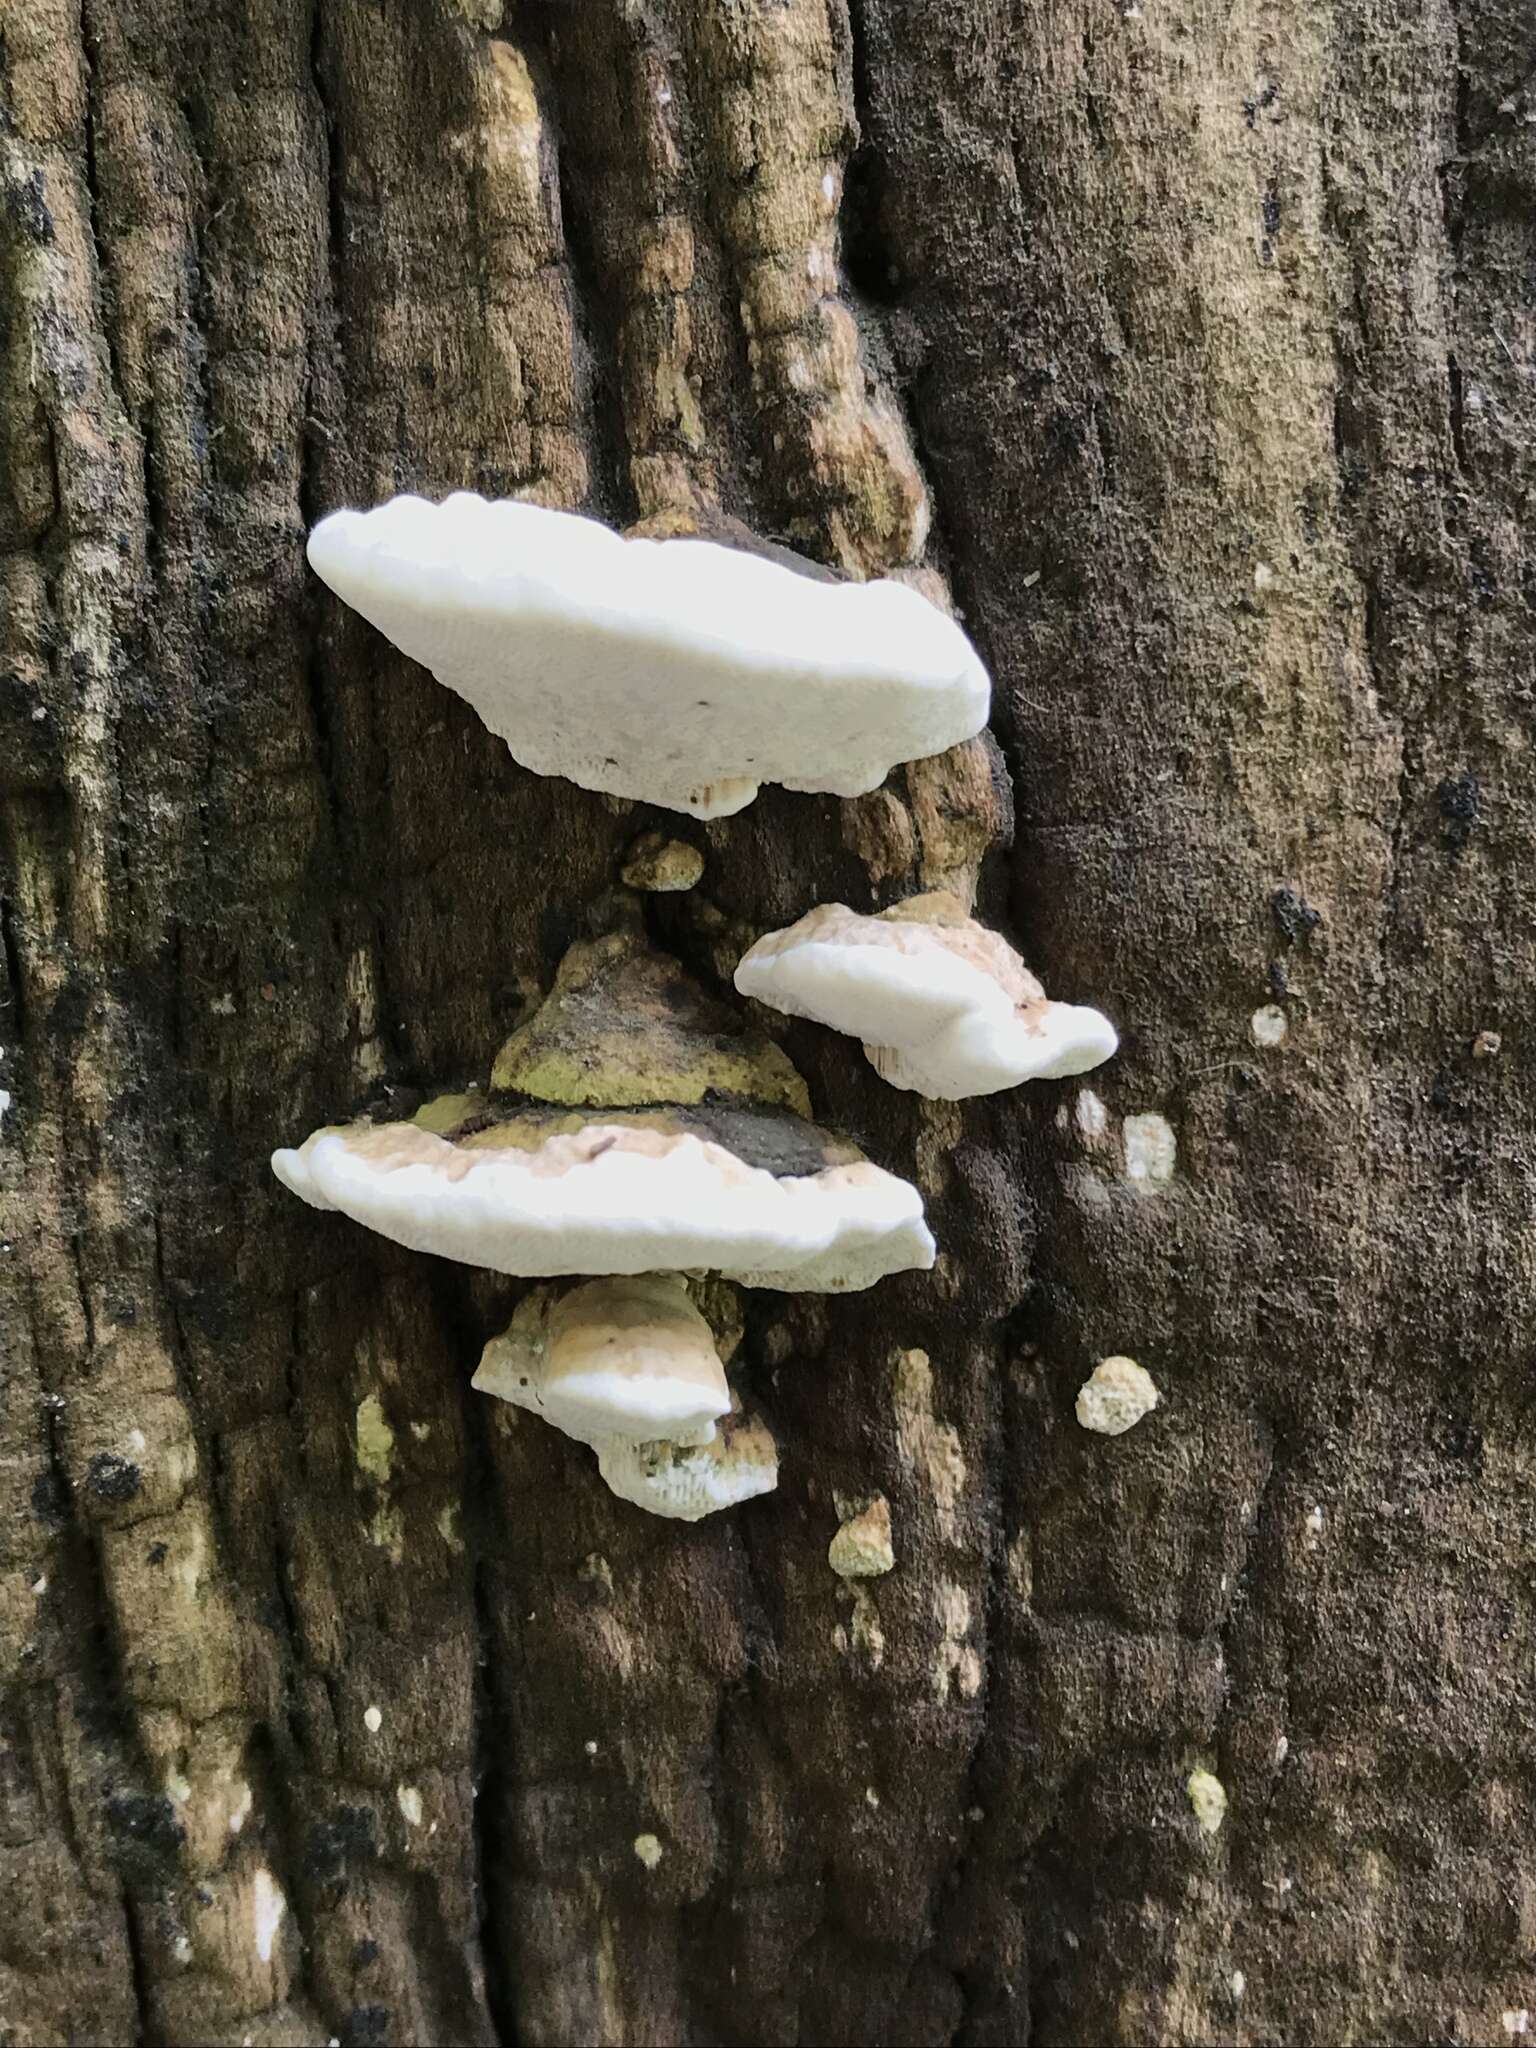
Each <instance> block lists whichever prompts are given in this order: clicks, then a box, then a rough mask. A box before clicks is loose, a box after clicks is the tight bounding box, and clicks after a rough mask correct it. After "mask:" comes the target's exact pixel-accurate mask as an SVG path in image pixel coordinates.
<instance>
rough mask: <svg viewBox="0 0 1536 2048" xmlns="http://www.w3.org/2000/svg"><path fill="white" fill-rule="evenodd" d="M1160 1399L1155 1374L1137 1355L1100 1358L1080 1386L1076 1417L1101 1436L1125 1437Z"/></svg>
mask: <svg viewBox="0 0 1536 2048" xmlns="http://www.w3.org/2000/svg"><path fill="white" fill-rule="evenodd" d="M1157 1402H1158V1393H1157V1388H1156V1386H1155V1385H1154V1384H1153V1381H1152V1375H1151V1374H1150V1373H1149V1372H1147V1371H1146V1370H1145V1368H1144V1367H1142V1366H1139V1365H1138V1364H1137V1363H1136V1361H1135V1359H1134V1358H1119V1357H1116V1358H1101V1359H1100V1360H1099V1363H1098V1364H1097V1365H1096V1366H1095V1367H1094V1369H1093V1371H1092V1372H1091V1373H1090V1374H1089V1376H1088V1378H1087V1379H1086V1380H1084V1382H1083V1384H1082V1386H1081V1387H1080V1388H1079V1389H1078V1395H1077V1419H1078V1421H1079V1422H1080V1423H1081V1424H1082V1426H1083V1428H1084V1429H1092V1430H1096V1431H1097V1432H1098V1434H1099V1435H1100V1436H1123V1435H1124V1434H1125V1432H1126V1430H1128V1429H1132V1428H1134V1427H1135V1425H1136V1424H1137V1423H1138V1422H1140V1420H1141V1418H1142V1417H1143V1415H1149V1414H1150V1413H1151V1412H1152V1410H1153V1409H1154V1408H1155V1407H1156V1406H1157Z"/></svg>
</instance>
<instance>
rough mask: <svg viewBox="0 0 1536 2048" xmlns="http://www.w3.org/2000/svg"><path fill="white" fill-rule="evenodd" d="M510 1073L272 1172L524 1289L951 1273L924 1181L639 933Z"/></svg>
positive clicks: (588, 968) (600, 960) (281, 1156)
mask: <svg viewBox="0 0 1536 2048" xmlns="http://www.w3.org/2000/svg"><path fill="white" fill-rule="evenodd" d="M493 1081H494V1087H495V1091H496V1092H495V1093H493V1094H492V1095H491V1096H490V1097H487V1096H484V1095H460V1096H445V1097H439V1098H436V1099H435V1100H433V1101H431V1102H428V1103H427V1104H425V1105H424V1106H423V1107H422V1108H421V1109H420V1110H419V1111H418V1112H417V1114H416V1115H415V1117H414V1118H412V1119H411V1121H410V1122H408V1123H370V1122H357V1123H352V1124H343V1125H336V1126H332V1127H330V1128H327V1129H324V1130H319V1131H316V1132H315V1133H314V1134H313V1135H312V1136H311V1137H309V1138H307V1139H306V1140H305V1141H304V1143H303V1144H302V1145H300V1146H298V1147H296V1148H294V1149H286V1150H282V1151H278V1152H275V1153H274V1154H273V1155H272V1169H273V1171H274V1173H276V1175H277V1177H278V1179H279V1180H281V1181H282V1183H283V1184H284V1186H285V1187H287V1188H289V1189H290V1190H291V1191H292V1192H293V1193H294V1194H296V1195H299V1196H300V1197H302V1199H303V1200H304V1201H306V1202H308V1203H310V1204H311V1205H312V1206H313V1207H314V1208H317V1209H339V1210H340V1211H341V1212H342V1213H343V1214H344V1215H347V1216H350V1217H352V1218H353V1219H354V1221H356V1222H359V1223H363V1224H366V1225H367V1226H368V1227H369V1228H370V1229H372V1230H376V1231H378V1232H379V1233H380V1234H381V1235H382V1236H384V1237H388V1238H391V1239H393V1240H394V1242H395V1243H397V1244H403V1245H408V1246H409V1247H410V1248H411V1249H412V1250H414V1251H423V1252H435V1253H436V1254H437V1255H438V1256H439V1257H442V1258H448V1259H458V1260H461V1261H463V1262H464V1263H465V1264H467V1265H472V1266H483V1267H488V1268H489V1269H490V1270H491V1271H493V1272H497V1273H510V1274H515V1275H518V1276H520V1277H522V1278H524V1279H548V1278H554V1277H557V1276H561V1275H568V1276H587V1275H607V1274H639V1273H656V1272H677V1271H689V1270H699V1271H706V1272H714V1273H718V1274H720V1275H722V1276H723V1277H724V1278H726V1279H730V1280H736V1281H740V1282H741V1283H743V1284H744V1285H747V1286H752V1287H776V1288H783V1289H787V1290H789V1291H791V1292H796V1291H800V1292H807V1293H818V1294H838V1293H846V1292H851V1291H854V1290H857V1289H859V1288H864V1287H870V1286H873V1284H874V1283H875V1282H876V1281H877V1280H880V1279H883V1278H884V1277H885V1276H886V1275H887V1274H890V1273H899V1272H906V1271H911V1270H914V1269H915V1270H926V1269H927V1268H928V1267H930V1266H931V1265H932V1264H933V1260H934V1242H933V1238H932V1235H931V1234H930V1232H929V1230H928V1226H927V1224H926V1223H925V1221H924V1220H923V1202H922V1197H921V1195H919V1193H918V1191H917V1189H916V1188H914V1187H913V1186H912V1185H911V1184H910V1183H909V1182H907V1181H904V1180H901V1179H899V1178H898V1177H897V1176H896V1175H895V1174H892V1173H887V1172H886V1171H885V1170H884V1169H883V1168H881V1167H879V1166H876V1165H874V1164H873V1162H872V1161H870V1160H868V1159H866V1158H865V1157H864V1155H863V1153H861V1152H860V1151H859V1150H858V1148H857V1147H856V1146H854V1145H852V1144H849V1143H847V1142H846V1141H844V1140H842V1139H839V1138H835V1137H833V1136H832V1135H831V1134H830V1133H828V1132H826V1131H824V1130H822V1129H820V1128H819V1127H818V1126H817V1125H815V1124H813V1123H811V1122H809V1121H808V1120H807V1118H806V1117H805V1116H804V1115H803V1114H802V1113H801V1108H802V1106H805V1107H808V1104H807V1103H806V1099H805V1094H804V1083H803V1082H802V1081H801V1079H800V1077H799V1075H798V1074H796V1072H795V1070H794V1068H793V1067H792V1066H791V1065H790V1064H789V1062H788V1060H787V1059H785V1057H784V1055H783V1054H782V1053H780V1052H779V1051H778V1049H777V1048H776V1047H774V1046H772V1045H771V1044H770V1043H769V1042H768V1041H767V1040H766V1039H763V1038H760V1037H759V1036H758V1035H757V1034H755V1033H752V1032H750V1031H748V1030H747V1029H746V1028H745V1027H744V1025H743V1023H742V1021H741V1019H740V1018H738V1017H736V1016H735V1015H734V1013H732V1012H730V1011H728V1010H726V1009H724V1007H723V1006H722V1005H720V1004H715V1003H711V1002H710V1001H709V999H708V998H706V997H705V996H704V995H703V994H702V993H701V992H700V991H698V990H696V989H695V988H694V987H693V985H692V984H691V983H690V982H688V980H687V978H686V977H685V976H684V975H683V973H682V970H681V969H680V968H679V967H677V965H676V963H675V962H671V961H667V960H664V959H663V958H662V957H661V956H659V955H656V954H652V953H650V952H649V951H648V949H647V948H645V946H644V944H643V942H642V941H641V940H640V939H639V938H638V937H636V936H634V935H632V934H629V933H617V934H611V935H609V937H607V938H605V939H601V940H597V941H592V942H584V943H583V944H581V945H578V946H577V947H574V948H572V951H571V953H570V954H568V955H567V958H566V961H565V963H563V964H562V968H561V972H560V975H559V976H557V978H556V984H555V988H554V990H553V992H552V993H551V995H550V997H549V998H548V1000H547V1001H546V1002H545V1003H544V1005H543V1006H542V1007H541V1009H540V1010H539V1011H538V1012H537V1013H536V1014H535V1016H534V1017H533V1018H531V1019H530V1020H529V1022H528V1023H527V1024H526V1025H524V1026H523V1027H521V1029H520V1030H519V1031H517V1032H515V1033H514V1034H513V1036H512V1038H511V1039H510V1040H509V1041H508V1043H507V1045H506V1046H504V1047H503V1049H502V1052H501V1054H500V1056H499V1057H498V1059H497V1062H496V1066H495V1070H494V1075H493ZM529 1097H534V1098H536V1099H534V1100H531V1101H530V1100H529V1099H528V1098H529Z"/></svg>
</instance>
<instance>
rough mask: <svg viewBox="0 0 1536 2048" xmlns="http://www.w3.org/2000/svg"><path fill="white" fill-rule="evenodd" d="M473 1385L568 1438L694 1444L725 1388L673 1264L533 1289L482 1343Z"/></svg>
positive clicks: (718, 1410)
mask: <svg viewBox="0 0 1536 2048" xmlns="http://www.w3.org/2000/svg"><path fill="white" fill-rule="evenodd" d="M474 1385H475V1386H476V1387H477V1388H478V1389H479V1390H480V1392H481V1393H485V1394H496V1395H498V1396H499V1397H500V1398H501V1399H502V1400H504V1401H510V1402H511V1403H512V1404H513V1405H514V1406H515V1407H518V1408H528V1409H531V1410H532V1411H533V1413H534V1414H536V1415H542V1416H543V1418H544V1420H545V1421H546V1422H552V1423H553V1424H554V1426H555V1428H556V1429H560V1430H564V1432H565V1434H566V1435H567V1436H571V1437H575V1439H576V1440H577V1442H578V1443H584V1444H602V1443H604V1442H605V1441H606V1440H607V1439H608V1438H609V1437H612V1436H625V1437H630V1438H632V1439H635V1440H636V1441H639V1442H648V1441H650V1440H652V1439H655V1438H657V1437H668V1438H670V1439H672V1441H674V1442H679V1443H704V1442H707V1441H708V1440H709V1439H710V1438H711V1437H712V1436H713V1435H714V1433H715V1420H716V1418H717V1417H718V1416H721V1415H726V1414H728V1413H729V1412H730V1406H731V1394H730V1389H729V1387H727V1385H726V1383H725V1370H724V1368H723V1366H722V1365H721V1363H720V1356H719V1353H718V1352H717V1351H716V1349H715V1340H714V1337H713V1335H712V1333H711V1331H710V1327H709V1325H708V1323H706V1322H705V1320H704V1318H703V1316H701V1315H700V1314H699V1312H698V1310H697V1309H696V1308H695V1307H694V1305H693V1303H692V1302H691V1301H690V1300H689V1298H688V1289H687V1286H686V1284H685V1282H684V1281H683V1280H682V1279H681V1277H680V1276H679V1275H677V1274H675V1273H647V1274H643V1275H640V1276H637V1277H632V1278H615V1279H607V1280H590V1281H588V1282H587V1283H586V1285H585V1286H581V1287H574V1288H572V1289H571V1291H570V1292H569V1293H568V1294H563V1295H561V1296H559V1297H558V1299H555V1298H552V1297H551V1295H550V1292H549V1290H548V1289H540V1290H538V1291H537V1292H536V1293H535V1294H533V1295H530V1296H529V1297H528V1298H527V1300H526V1301H524V1302H521V1303H519V1305H518V1310H517V1312H516V1313H515V1314H514V1316H513V1320H512V1323H511V1325H510V1327H509V1328H508V1329H507V1330H506V1331H505V1332H504V1333H503V1334H502V1335H501V1336H500V1337H493V1338H492V1339H491V1341H490V1343H489V1344H487V1345H486V1347H485V1351H484V1353H483V1355H482V1357H481V1360H480V1366H479V1370H478V1371H477V1372H476V1374H475V1377H474Z"/></svg>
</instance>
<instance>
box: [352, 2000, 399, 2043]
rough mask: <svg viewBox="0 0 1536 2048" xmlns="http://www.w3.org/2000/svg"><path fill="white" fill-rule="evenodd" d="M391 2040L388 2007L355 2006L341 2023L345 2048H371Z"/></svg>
mask: <svg viewBox="0 0 1536 2048" xmlns="http://www.w3.org/2000/svg"><path fill="white" fill-rule="evenodd" d="M388 2038H389V2007H388V2006H387V2005H354V2006H353V2008H352V2010H351V2011H350V2012H349V2013H347V2014H346V2015H345V2017H344V2018H343V2020H342V2022H341V2039H342V2042H343V2044H344V2048H371V2044H373V2043H375V2042H380V2041H386V2040H387V2039H388Z"/></svg>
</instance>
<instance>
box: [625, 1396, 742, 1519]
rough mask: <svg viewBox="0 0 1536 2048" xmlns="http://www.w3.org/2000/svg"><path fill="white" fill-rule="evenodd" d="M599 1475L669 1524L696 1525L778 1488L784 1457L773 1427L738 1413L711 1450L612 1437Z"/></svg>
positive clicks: (713, 1441) (719, 1431) (704, 1446)
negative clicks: (779, 1451) (666, 1520)
mask: <svg viewBox="0 0 1536 2048" xmlns="http://www.w3.org/2000/svg"><path fill="white" fill-rule="evenodd" d="M597 1469H598V1471H599V1472H600V1473H601V1474H602V1477H603V1482H604V1484H605V1485H606V1486H607V1488H608V1490H609V1492H610V1493H616V1494H617V1495H618V1496H619V1499H620V1500H627V1501H632V1502H633V1503H634V1505H635V1506H636V1507H638V1508H644V1509H645V1510H646V1512H647V1513H648V1514H652V1515H664V1516H666V1518H667V1519H668V1520H669V1521H674V1522H697V1521H700V1520H702V1518H703V1517H704V1516H705V1515H712V1514H715V1513H716V1512H718V1510H719V1509H721V1508H734V1507H739V1506H740V1504H741V1503H742V1501H744V1500H752V1499H754V1498H755V1497H756V1496H757V1495H758V1494H760V1493H772V1491H773V1489H774V1488H775V1486H777V1485H778V1483H779V1456H778V1451H777V1449H776V1448H775V1445H774V1441H773V1436H772V1433H771V1432H770V1430H769V1428H768V1425H767V1424H766V1423H765V1422H763V1421H762V1420H761V1418H760V1417H758V1416H755V1415H747V1414H743V1413H742V1412H741V1411H740V1410H735V1411H733V1412H732V1413H731V1414H730V1415H727V1416H726V1417H725V1418H724V1419H723V1421H722V1422H721V1424H720V1426H719V1428H718V1429H717V1430H716V1431H715V1434H714V1436H713V1437H711V1439H710V1441H709V1442H708V1443H707V1444H694V1445H687V1444H678V1443H650V1444H643V1443H634V1442H631V1441H630V1439H629V1438H627V1437H621V1436H613V1437H609V1439H608V1440H607V1442H606V1443H604V1444H601V1445H599V1446H598V1453H597Z"/></svg>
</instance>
